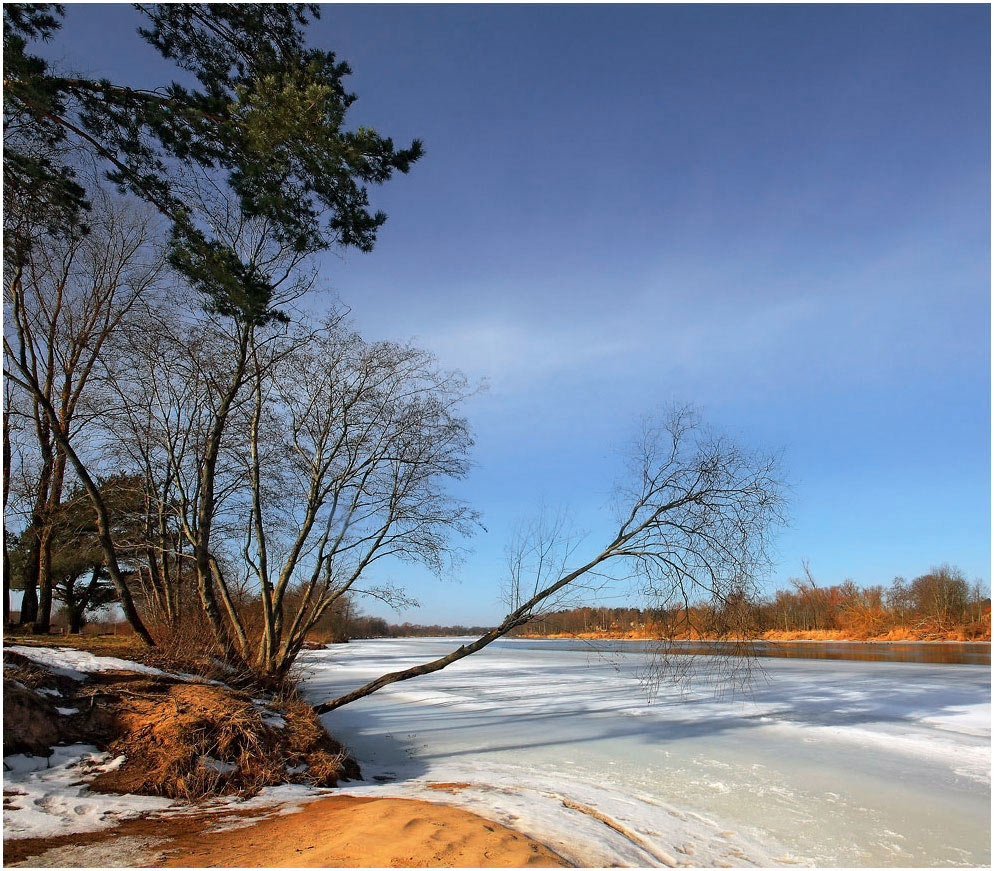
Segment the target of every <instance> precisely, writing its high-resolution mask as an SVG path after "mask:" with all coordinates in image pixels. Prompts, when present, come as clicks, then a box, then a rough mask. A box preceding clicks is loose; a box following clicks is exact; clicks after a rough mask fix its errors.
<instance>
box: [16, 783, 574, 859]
mask: <svg viewBox="0 0 994 871" xmlns="http://www.w3.org/2000/svg"><path fill="white" fill-rule="evenodd" d="M231 822H232V820H231V817H227V818H226V820H225V824H226V825H230V824H231ZM240 822H245V820H241V821H240ZM217 823H218V819H217V817H216V816H212V815H203V816H199V817H197V818H182V819H181V818H176V817H173V818H168V817H167V818H165V819H159V820H152V819H147V820H130V821H128V822H125V823H123V824H122V825H120V826H118V827H116V828H115V829H112V830H109V831H105V832H100V833H93V834H91V835H89V836H71V835H70V836H68V837H64V838H46V839H36V840H34V841H30V842H29V841H6V842H5V843H4V853H5V854H6V855H5V859H6V860H7V861H6V862H5V864H6V865H19V864H24V865H27V866H29V867H40V866H72V867H97V866H108V865H131V866H138V865H144V866H148V865H154V866H158V867H169V868H197V867H199V868H212V867H234V868H458V867H462V868H560V867H566V866H567V863H566V862H565V861H564V860H563V859H561V858H560V857H559V856H557V855H556V854H555V853H553V852H552V851H551V850H550V849H549V848H548V847H545V846H543V845H542V844H539V843H538V842H536V841H533V840H531V839H530V838H528V837H526V836H525V835H522V834H520V833H519V832H515V831H512V830H511V829H508V828H506V827H504V826H502V825H500V824H498V823H494V822H491V821H489V820H486V819H484V818H483V817H479V816H477V815H476V814H473V813H470V812H469V811H464V810H460V809H458V808H453V807H448V806H446V805H438V804H433V803H431V802H426V801H418V800H414V799H392V798H380V799H372V798H358V797H355V796H330V797H328V798H324V799H319V800H316V801H312V802H309V803H308V804H305V805H303V806H302V807H301V808H300V810H298V811H296V812H294V813H289V814H285V815H282V816H268V817H265V818H263V819H260V820H258V821H257V822H253V823H251V825H244V826H241V827H240V828H234V829H225V830H223V831H212V830H211V829H212V828H213V827H214V826H215V825H216V824H217Z"/></svg>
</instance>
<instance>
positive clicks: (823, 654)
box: [517, 633, 991, 665]
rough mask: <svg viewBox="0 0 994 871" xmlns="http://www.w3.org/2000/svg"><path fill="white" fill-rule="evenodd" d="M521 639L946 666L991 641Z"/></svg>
mask: <svg viewBox="0 0 994 871" xmlns="http://www.w3.org/2000/svg"><path fill="white" fill-rule="evenodd" d="M517 638H518V639H520V640H521V641H523V642H526V643H527V642H528V641H537V642H541V641H552V642H557V641H559V642H567V643H568V642H574V641H578V642H589V643H595V644H612V643H613V644H615V645H616V648H617V650H618V651H624V650H630V651H637V650H646V651H652V652H660V653H665V654H666V655H713V656H746V657H776V658H786V659H846V660H853V661H871V662H924V663H943V664H946V665H957V664H959V665H990V664H991V643H990V641H883V640H851V639H839V640H813V639H794V638H792V639H788V640H775V639H766V638H761V639H749V640H745V639H742V640H733V641H711V640H697V639H677V640H673V641H670V640H665V641H664V640H661V639H655V638H649V637H640V636H638V635H635V634H621V633H617V634H615V635H604V634H594V633H587V634H582V635H523V636H517Z"/></svg>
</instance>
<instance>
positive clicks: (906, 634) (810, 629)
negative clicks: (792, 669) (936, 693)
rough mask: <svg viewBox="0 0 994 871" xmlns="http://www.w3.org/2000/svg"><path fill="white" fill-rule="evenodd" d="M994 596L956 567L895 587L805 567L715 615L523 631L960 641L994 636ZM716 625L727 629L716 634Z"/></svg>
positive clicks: (596, 617) (612, 619)
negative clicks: (828, 582) (828, 579)
mask: <svg viewBox="0 0 994 871" xmlns="http://www.w3.org/2000/svg"><path fill="white" fill-rule="evenodd" d="M990 608H991V600H990V598H989V593H988V591H987V590H986V589H985V588H984V587H983V586H982V585H981V584H980V583H974V584H970V583H968V582H967V580H966V578H965V577H964V575H963V573H962V572H961V571H959V570H958V569H956V568H952V567H950V566H948V565H944V566H940V567H937V568H933V569H932V570H931V571H929V572H928V573H926V574H924V575H920V576H919V577H916V578H914V579H913V580H911V581H906V580H905V579H904V578H895V579H894V580H893V581H892V582H891V584H890V585H889V586H883V585H876V586H868V587H861V586H858V585H857V584H856V583H855V582H854V581H851V580H847V581H845V582H843V583H841V584H835V585H833V586H825V587H822V586H818V585H817V584H816V583H815V582H814V579H813V578H812V577H811V574H810V572H808V571H807V570H806V571H805V577H804V578H803V579H792V580H791V588H790V589H786V590H778V591H776V593H774V594H772V595H770V596H759V597H747V596H745V595H742V596H740V597H737V598H734V599H732V600H729V601H728V602H727V603H725V605H724V610H725V611H726V612H727V611H734V612H735V614H734V615H732V616H733V617H734V619H729V616H730V615H729V614H728V613H720V614H719V613H714V611H713V609H710V608H707V607H705V606H702V605H691V606H690V607H689V608H688V607H686V606H683V607H675V608H671V609H645V610H643V609H640V608H604V607H582V608H573V609H570V610H563V611H557V612H555V613H551V614H547V615H545V616H543V617H542V618H540V619H539V620H536V621H534V622H532V623H529V624H528V625H527V626H523V627H521V628H520V629H519V630H518V634H523V635H558V634H576V635H582V634H591V633H592V634H598V633H605V634H622V635H636V636H641V635H645V636H650V637H651V636H661V637H662V636H665V637H687V638H693V637H709V636H713V635H717V636H721V635H722V634H724V632H727V627H729V626H734V627H736V630H737V631H738V632H739V633H740V634H744V635H756V636H760V635H770V636H777V635H779V636H787V637H789V636H791V635H809V636H812V637H818V635H819V634H822V635H824V636H825V637H848V638H853V639H866V638H881V637H889V638H893V639H895V640H897V639H908V638H911V639H914V638H917V639H921V640H928V639H942V638H945V639H960V640H971V639H978V638H989V637H990V628H991V623H990ZM709 627H722V629H721V630H719V631H715V632H709V631H708V629H709Z"/></svg>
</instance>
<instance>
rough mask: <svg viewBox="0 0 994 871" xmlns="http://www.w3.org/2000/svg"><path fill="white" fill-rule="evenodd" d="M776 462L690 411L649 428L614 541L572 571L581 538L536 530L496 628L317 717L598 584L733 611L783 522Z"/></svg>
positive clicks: (622, 500) (482, 643)
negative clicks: (628, 584) (625, 584)
mask: <svg viewBox="0 0 994 871" xmlns="http://www.w3.org/2000/svg"><path fill="white" fill-rule="evenodd" d="M784 489H785V487H784V483H783V481H782V474H781V472H780V465H779V459H778V458H777V457H775V456H767V455H764V454H761V453H754V452H750V451H746V450H744V449H743V448H741V447H739V446H737V445H736V444H735V443H734V442H732V441H730V440H729V439H727V438H725V437H723V436H721V435H717V434H715V433H713V432H711V431H710V430H709V429H707V428H706V427H704V426H703V425H702V423H701V421H700V418H699V416H698V414H697V413H696V412H695V411H693V410H692V409H688V408H678V409H675V410H673V411H672V412H670V413H669V414H668V415H667V416H666V418H665V419H664V420H663V421H662V422H660V423H657V422H654V421H652V420H647V421H646V422H645V423H644V425H643V427H642V430H641V433H640V436H639V438H638V439H637V441H636V443H635V445H634V449H633V451H632V453H631V455H630V462H629V465H628V469H627V476H626V478H625V480H624V482H623V483H622V484H621V486H619V487H618V489H617V494H616V499H615V508H616V522H617V524H618V525H617V527H616V528H617V532H616V534H615V536H614V537H613V539H612V540H611V541H610V542H609V543H608V544H607V545H606V546H605V547H603V548H602V549H601V550H600V551H599V552H597V553H596V554H595V555H593V556H592V557H590V558H589V559H587V560H586V561H584V562H582V563H581V564H580V565H578V566H576V567H575V568H571V569H570V568H568V566H569V565H571V564H572V565H575V561H574V555H575V553H576V551H577V542H576V539H575V537H574V536H573V535H572V534H571V533H570V532H569V531H568V528H567V527H566V526H565V525H564V524H562V523H559V522H555V521H554V522H552V523H551V524H549V523H539V524H537V525H536V526H534V527H532V529H531V530H530V532H528V533H527V534H525V535H523V536H522V537H520V538H519V540H518V542H517V545H516V546H514V547H512V548H511V551H510V557H511V559H510V581H509V586H508V592H509V601H510V602H511V604H512V605H513V606H514V607H513V608H512V610H510V611H509V612H508V614H507V616H505V618H504V619H503V621H502V622H501V624H500V625H499V626H497V627H496V628H494V629H492V630H491V631H490V632H487V633H485V634H484V635H482V636H480V637H479V638H478V639H477V640H476V641H474V642H472V643H471V644H466V645H462V646H461V647H459V648H458V649H456V650H453V651H452V652H451V653H449V654H447V655H446V656H443V657H440V658H438V659H435V660H433V661H431V662H427V663H423V664H421V665H417V666H414V667H412V668H408V669H405V670H403V671H397V672H392V673H390V674H385V675H383V676H382V677H379V678H377V679H376V680H374V681H371V682H369V683H367V684H365V685H364V686H361V687H359V688H358V689H356V690H353V691H352V692H349V693H346V694H345V695H343V696H341V697H339V698H337V699H332V700H329V701H327V702H324V703H322V704H319V705H317V706H316V707H315V710H316V711H317V712H318V713H320V714H323V713H326V712H327V711H331V710H334V709H335V708H339V707H341V706H342V705H346V704H349V703H350V702H353V701H356V700H357V699H361V698H363V697H365V696H368V695H370V694H371V693H374V692H376V691H377V690H379V689H382V688H383V687H385V686H388V685H389V684H392V683H395V682H397V681H402V680H409V679H411V678H414V677H418V676H420V675H425V674H431V673H432V672H435V671H439V670H440V669H443V668H445V667H446V666H448V665H450V664H452V663H453V662H457V661H458V660H460V659H462V658H464V657H466V656H469V655H470V654H472V653H475V652H477V651H479V650H482V649H483V648H484V647H486V646H487V645H488V644H491V643H492V642H494V641H496V640H497V639H498V638H500V637H501V636H503V635H506V634H507V633H508V632H510V631H511V630H512V629H514V628H515V627H516V626H521V625H523V624H525V623H527V622H528V621H530V620H532V619H534V618H535V617H537V616H539V615H540V614H541V613H542V611H543V608H546V607H547V606H548V605H549V603H550V602H555V601H556V597H557V596H558V595H559V594H561V593H562V592H563V591H565V590H567V589H569V588H570V587H571V586H572V585H576V584H582V583H585V582H587V581H588V580H589V579H590V577H591V576H592V575H599V574H606V575H608V576H609V577H613V578H630V579H636V580H637V581H638V583H639V584H640V585H641V587H642V589H643V591H644V592H645V593H646V594H647V595H648V596H650V597H651V598H653V599H656V600H658V601H661V602H668V601H672V600H673V599H674V598H679V599H681V600H683V601H685V602H686V603H688V605H689V603H690V601H691V598H692V597H695V598H696V597H697V596H699V595H703V596H705V597H707V598H709V599H711V600H713V601H716V602H719V603H732V602H733V601H734V599H735V597H736V596H738V595H741V594H742V592H743V591H746V590H748V589H749V588H750V587H751V586H752V585H753V584H754V582H755V579H756V578H757V576H759V575H760V573H761V572H763V571H764V570H765V569H766V567H767V566H768V564H769V548H770V544H771V540H772V535H773V533H774V532H775V530H776V529H777V528H778V527H779V526H780V525H781V524H782V523H783V521H784V514H783V511H784V504H785V503H784Z"/></svg>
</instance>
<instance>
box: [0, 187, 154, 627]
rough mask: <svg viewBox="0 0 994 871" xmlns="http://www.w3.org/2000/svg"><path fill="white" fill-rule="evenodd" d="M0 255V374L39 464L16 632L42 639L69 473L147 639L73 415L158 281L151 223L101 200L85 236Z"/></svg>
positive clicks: (47, 238)
mask: <svg viewBox="0 0 994 871" xmlns="http://www.w3.org/2000/svg"><path fill="white" fill-rule="evenodd" d="M5 255H9V256H5V264H4V265H5V273H6V275H7V281H6V283H5V288H4V293H5V296H4V310H5V330H4V374H5V376H6V377H7V378H8V379H9V381H10V382H11V383H13V384H14V385H16V386H17V387H19V388H20V389H21V390H22V391H23V393H22V396H23V398H24V399H25V400H26V402H27V404H28V405H29V407H30V411H28V410H25V411H24V413H25V414H26V415H28V416H29V417H30V419H31V420H32V421H33V424H34V430H35V434H36V441H37V449H38V454H39V463H40V471H39V474H38V476H37V488H36V492H35V497H34V505H33V508H32V513H31V518H30V521H29V524H30V528H31V532H32V535H31V541H32V546H31V556H30V558H29V564H28V578H27V583H26V589H25V595H24V607H22V623H24V622H33V623H34V629H35V631H38V632H47V631H48V627H49V623H50V619H51V609H52V582H51V575H50V571H49V568H50V563H51V535H52V524H51V518H52V516H53V515H54V514H55V513H56V512H57V510H58V507H59V505H60V503H61V500H62V493H63V489H64V486H65V478H66V472H67V465H68V466H70V467H71V468H72V469H73V471H74V473H75V474H76V476H77V477H78V478H79V479H80V481H81V483H82V484H83V486H84V487H85V488H86V489H87V492H88V493H90V496H91V498H92V499H93V502H94V509H95V511H96V513H97V515H98V518H100V523H99V525H100V528H101V531H100V538H101V543H102V546H103V547H104V550H105V556H106V560H107V563H108V571H110V573H111V577H112V580H113V581H114V585H115V587H116V588H117V589H118V593H119V595H120V596H121V601H122V606H123V607H124V610H125V613H126V614H128V617H129V619H130V620H132V622H133V623H134V624H135V629H136V631H137V632H138V634H139V635H140V636H142V637H145V636H146V635H147V633H146V632H145V630H144V627H143V626H142V625H141V621H140V618H138V615H137V612H136V611H135V610H134V607H133V605H132V603H131V602H130V597H129V595H128V591H127V588H126V585H125V584H124V579H123V576H122V575H121V572H120V568H119V566H118V565H117V558H116V553H115V549H114V542H113V540H112V538H111V535H110V525H111V524H110V519H109V517H108V516H107V510H106V506H105V505H103V504H102V500H101V496H100V492H99V488H98V487H97V486H96V484H95V481H94V475H93V471H92V468H91V467H90V466H89V463H88V459H87V456H86V455H87V454H88V445H87V438H86V435H85V431H86V430H87V427H88V423H89V420H88V418H87V415H85V414H83V415H81V414H80V410H81V408H82V407H83V406H84V405H85V403H86V401H87V395H88V392H89V391H91V390H92V376H93V375H94V372H95V370H96V369H97V368H98V363H99V360H100V357H101V354H102V352H103V348H104V345H105V344H106V342H107V339H108V337H109V336H111V335H112V334H113V333H114V332H115V331H116V330H117V329H118V327H119V326H120V324H121V323H122V321H123V320H124V319H125V318H126V317H127V316H128V315H129V313H130V312H131V310H132V309H133V307H134V305H135V303H136V301H137V300H138V299H139V298H140V297H141V296H142V295H143V294H144V293H146V292H148V290H149V288H150V287H151V286H153V285H154V284H155V282H156V281H157V280H158V278H159V276H160V274H161V272H162V267H163V259H162V256H161V254H160V253H159V252H158V251H157V250H156V248H155V246H154V244H153V225H152V222H151V220H150V218H149V215H148V214H147V213H144V212H141V211H138V210H136V209H135V208H133V207H129V206H128V205H126V204H124V203H123V202H121V201H119V200H114V199H113V198H111V197H109V196H100V197H98V198H97V208H96V209H95V210H94V212H93V213H92V215H91V217H90V219H89V223H88V232H86V233H83V232H77V233H71V234H47V235H44V236H42V237H41V238H40V239H38V240H35V241H34V243H33V244H31V245H26V246H20V247H11V248H9V249H6V250H5ZM36 589H37V590H38V593H39V596H38V598H37V599H36V598H35V590H36Z"/></svg>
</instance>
